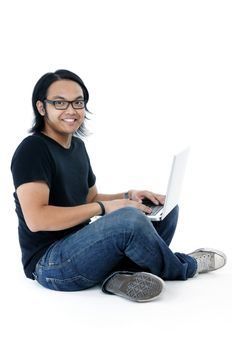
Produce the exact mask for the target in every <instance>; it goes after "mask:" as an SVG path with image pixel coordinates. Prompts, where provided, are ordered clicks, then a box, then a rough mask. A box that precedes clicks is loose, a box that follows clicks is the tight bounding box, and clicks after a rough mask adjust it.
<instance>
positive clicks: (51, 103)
mask: <svg viewBox="0 0 232 350" xmlns="http://www.w3.org/2000/svg"><path fill="white" fill-rule="evenodd" d="M44 102H47V103H49V104H50V105H53V106H54V107H55V109H57V110H62V111H64V110H66V109H68V107H69V106H70V104H71V105H72V108H73V109H83V108H85V100H84V99H81V100H74V101H67V100H48V99H45V100H44ZM57 102H67V103H68V105H67V107H65V108H59V107H58V108H57V106H56V103H57ZM76 102H83V104H84V105H83V107H74V105H73V104H74V103H76Z"/></svg>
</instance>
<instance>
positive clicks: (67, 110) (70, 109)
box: [66, 103, 76, 114]
mask: <svg viewBox="0 0 232 350" xmlns="http://www.w3.org/2000/svg"><path fill="white" fill-rule="evenodd" d="M66 112H67V113H69V114H74V113H76V110H75V109H74V108H73V106H72V104H71V103H69V105H68V108H67V109H66Z"/></svg>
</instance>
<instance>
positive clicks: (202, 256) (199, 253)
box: [188, 248, 226, 274]
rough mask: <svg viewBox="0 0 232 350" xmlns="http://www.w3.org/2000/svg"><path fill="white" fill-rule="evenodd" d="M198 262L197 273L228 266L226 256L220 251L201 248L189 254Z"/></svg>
mask: <svg viewBox="0 0 232 350" xmlns="http://www.w3.org/2000/svg"><path fill="white" fill-rule="evenodd" d="M188 255H190V256H191V257H192V258H195V259H196V261H197V271H196V274H197V273H204V272H210V271H214V270H217V269H220V268H221V267H223V266H224V265H225V264H226V255H225V254H224V253H222V252H220V251H219V250H216V249H211V248H200V249H197V250H195V251H194V252H192V253H190V254H188Z"/></svg>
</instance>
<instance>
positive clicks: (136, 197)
mask: <svg viewBox="0 0 232 350" xmlns="http://www.w3.org/2000/svg"><path fill="white" fill-rule="evenodd" d="M128 193H129V198H130V199H131V200H132V201H136V202H140V203H141V202H142V200H143V199H145V198H147V199H150V201H152V202H153V203H154V204H156V205H159V204H161V205H163V204H164V201H165V196H163V195H161V194H157V193H154V192H151V191H137V190H130V191H129V192H128Z"/></svg>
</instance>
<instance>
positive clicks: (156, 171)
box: [0, 0, 232, 350]
mask: <svg viewBox="0 0 232 350" xmlns="http://www.w3.org/2000/svg"><path fill="white" fill-rule="evenodd" d="M0 17H1V18H0V26H1V27H0V33H1V34H0V35H1V66H0V70H1V71H0V73H1V83H0V89H1V91H0V93H1V140H0V142H1V148H0V150H1V182H0V191H1V220H2V222H1V227H2V229H1V235H0V236H1V238H0V242H1V258H0V259H1V260H0V263H1V304H2V305H1V309H0V310H1V318H2V321H3V322H1V324H2V331H3V332H2V333H3V335H2V336H1V342H3V343H4V345H3V346H1V348H4V349H12V348H13V347H14V346H15V345H13V344H14V342H15V341H16V342H17V347H19V348H24V349H25V350H27V349H31V348H33V349H50V348H54V349H55V348H56V349H64V348H82V349H90V348H96V349H98V348H99V349H100V348H101V349H119V348H136V349H137V348H138V349H139V348H141V347H143V348H147V347H149V348H155V347H158V346H159V347H160V346H162V347H163V348H165V349H166V348H170V347H174V348H176V347H177V346H178V347H179V348H184V347H186V348H190V349H194V348H196V347H198V348H199V347H201V348H203V347H204V346H207V348H211V349H218V348H219V346H220V347H221V346H224V345H226V344H227V347H228V344H229V342H230V337H229V332H230V327H229V324H231V292H232V287H231V234H232V233H231V195H232V191H231V177H232V170H231V143H232V142H231V126H230V119H231V111H232V106H231V95H232V94H231V93H232V87H231V86H232V64H231V62H232V47H231V39H232V21H231V18H232V5H231V1H223V0H220V1H213V0H211V1H206V0H201V1H198V0H195V1H187V0H185V1H179V0H178V1H174V0H173V1H155V0H153V1H150V0H144V1H137V0H134V1H129V0H128V1H127V0H124V1H121V0H117V1H106V0H100V1H91V0H85V1H84V0H83V1H78V0H76V1H71V0H66V1H59V0H56V1H48V0H47V1H44V0H40V1H26V0H21V1H8V2H7V3H6V4H5V5H4V6H3V5H1V11H0ZM61 68H64V69H69V70H72V71H74V72H75V73H77V74H78V75H80V76H81V78H82V79H83V80H84V82H85V84H86V86H87V88H88V90H89V93H90V102H89V109H90V110H91V111H92V113H93V114H92V115H90V119H91V120H90V121H89V122H88V128H89V129H90V131H91V132H92V136H90V137H89V138H88V139H86V146H87V148H88V151H89V155H90V158H91V162H92V166H93V169H94V172H95V173H96V176H97V185H98V189H99V192H103V193H114V192H121V191H126V190H127V189H130V188H138V189H145V188H146V189H151V190H153V191H156V192H160V193H164V192H165V189H166V184H167V178H168V173H169V168H170V165H171V159H172V156H173V154H174V153H175V152H177V151H179V150H180V149H182V148H184V147H185V146H186V145H190V146H191V152H190V157H189V161H188V166H187V171H186V177H185V182H184V186H183V192H182V197H181V202H180V207H181V214H180V219H179V225H178V229H177V232H176V237H175V239H174V241H173V243H172V246H171V247H172V249H173V250H175V251H182V252H186V253H187V252H190V251H192V250H194V249H196V248H199V247H201V246H213V247H215V248H218V249H221V250H223V251H225V252H226V253H227V256H228V264H227V266H226V267H225V268H224V269H223V270H220V271H218V272H215V273H211V274H208V275H201V276H200V277H198V278H194V279H191V280H188V281H186V282H178V281H177V282H167V283H166V290H165V292H164V294H163V296H162V297H161V298H160V299H159V300H157V301H154V302H152V303H147V304H135V303H131V302H128V301H126V300H123V299H120V298H117V297H111V296H108V295H105V294H103V293H101V292H100V290H99V289H98V288H93V289H91V290H88V291H84V292H80V293H61V292H60V293H58V292H53V291H49V290H46V289H43V288H42V287H40V286H38V285H37V284H36V283H35V282H33V281H30V280H27V279H26V278H25V277H24V275H23V271H22V267H21V263H20V258H21V256H20V250H19V247H18V238H17V218H16V215H15V213H14V203H13V197H12V193H13V185H12V179H11V174H10V171H9V167H10V160H11V156H12V153H13V152H14V150H15V148H16V146H17V145H18V143H19V142H20V141H21V140H22V138H24V137H25V136H26V135H27V130H28V129H29V128H30V126H31V122H32V117H33V115H32V109H31V93H32V90H33V87H34V85H35V83H36V81H37V80H38V79H39V78H40V76H41V75H43V74H44V73H46V72H49V71H55V70H56V69H61ZM196 205H200V206H201V208H202V211H201V214H199V215H197V214H196V211H195V206H196Z"/></svg>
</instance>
